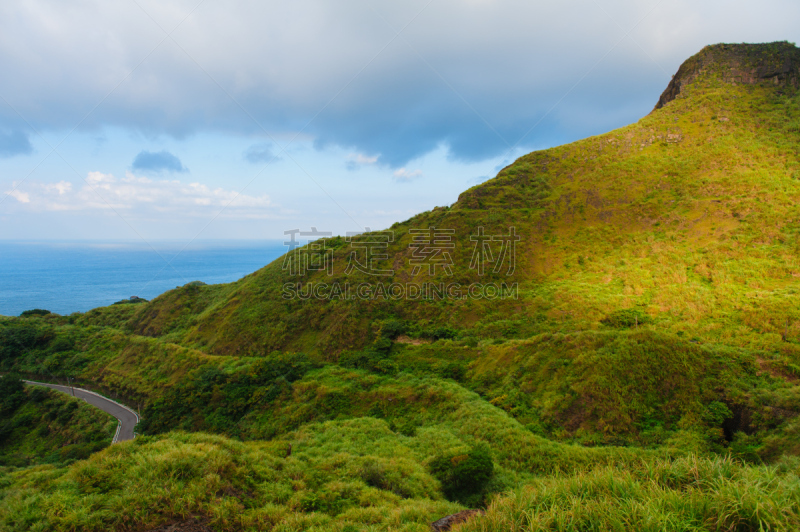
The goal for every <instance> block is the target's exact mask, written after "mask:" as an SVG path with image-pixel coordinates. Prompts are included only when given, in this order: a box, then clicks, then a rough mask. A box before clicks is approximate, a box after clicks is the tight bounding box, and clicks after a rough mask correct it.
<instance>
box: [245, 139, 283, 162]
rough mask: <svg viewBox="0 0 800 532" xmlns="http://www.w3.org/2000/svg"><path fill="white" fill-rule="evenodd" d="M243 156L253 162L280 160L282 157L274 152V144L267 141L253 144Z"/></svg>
mask: <svg viewBox="0 0 800 532" xmlns="http://www.w3.org/2000/svg"><path fill="white" fill-rule="evenodd" d="M243 156H244V159H245V161H247V162H250V163H253V164H258V163H268V162H272V161H277V160H280V158H279V157H276V156H275V154H274V153H273V150H272V146H271V145H270V144H267V143H261V144H253V145H252V146H250V147H249V148H247V149H246V150H245V151H244V154H243Z"/></svg>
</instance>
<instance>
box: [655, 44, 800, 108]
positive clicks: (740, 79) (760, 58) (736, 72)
mask: <svg viewBox="0 0 800 532" xmlns="http://www.w3.org/2000/svg"><path fill="white" fill-rule="evenodd" d="M704 74H709V75H710V74H716V75H718V76H719V77H720V79H721V80H722V81H723V82H725V83H732V84H737V83H745V84H749V85H753V84H756V83H760V82H770V83H773V84H775V85H791V86H793V87H798V85H800V84H799V83H798V80H800V49H798V48H797V47H796V46H794V45H793V44H791V43H788V42H774V43H767V44H715V45H712V46H706V47H705V48H703V49H702V50H700V52H699V53H697V54H696V55H694V56H692V57H690V58H689V59H687V60H686V61H684V63H683V64H682V65H681V67H680V68H679V69H678V73H677V74H675V75H674V76H672V80H671V81H670V82H669V85H667V89H666V90H665V91H664V93H663V94H662V95H661V98H659V100H658V103H657V104H656V107H655V108H656V109H660V108H662V107H664V106H665V105H666V104H668V103H669V102H671V101H672V100H674V99H675V98H677V97H678V95H679V94H680V93H681V90H682V89H683V88H684V87H685V86H687V85H689V84H690V83H692V82H693V81H694V80H695V79H696V78H697V77H698V76H700V75H704Z"/></svg>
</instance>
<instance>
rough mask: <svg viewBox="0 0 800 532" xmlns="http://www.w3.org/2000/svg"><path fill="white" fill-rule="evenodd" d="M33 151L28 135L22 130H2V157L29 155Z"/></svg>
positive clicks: (0, 135)
mask: <svg viewBox="0 0 800 532" xmlns="http://www.w3.org/2000/svg"><path fill="white" fill-rule="evenodd" d="M32 152H33V146H31V141H30V140H28V135H26V134H25V133H24V132H22V131H20V130H15V131H10V132H6V131H0V157H13V156H15V155H27V154H29V153H32Z"/></svg>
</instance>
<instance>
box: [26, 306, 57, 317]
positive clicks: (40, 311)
mask: <svg viewBox="0 0 800 532" xmlns="http://www.w3.org/2000/svg"><path fill="white" fill-rule="evenodd" d="M48 314H52V312H50V311H49V310H44V309H41V308H35V309H33V310H26V311H25V312H23V313H22V314H20V317H21V318H30V317H33V316H47V315H48Z"/></svg>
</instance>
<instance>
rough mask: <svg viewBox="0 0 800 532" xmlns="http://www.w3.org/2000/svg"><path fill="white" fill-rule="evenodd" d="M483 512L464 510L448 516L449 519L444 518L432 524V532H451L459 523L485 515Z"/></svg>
mask: <svg viewBox="0 0 800 532" xmlns="http://www.w3.org/2000/svg"><path fill="white" fill-rule="evenodd" d="M484 513H486V512H484V511H483V510H463V511H461V512H458V513H457V514H453V515H448V516H447V517H442V518H441V519H439V520H438V521H436V522H434V523H431V530H433V531H434V532H444V531H446V530H450V527H452V526H453V525H456V524H458V523H463V522H464V521H466V520H467V519H471V518H472V517H475V516H478V515H483V514H484Z"/></svg>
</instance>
